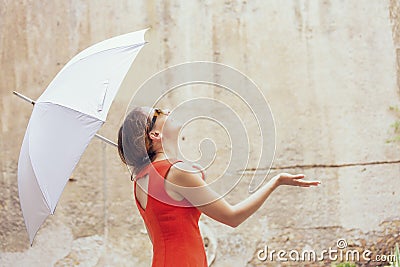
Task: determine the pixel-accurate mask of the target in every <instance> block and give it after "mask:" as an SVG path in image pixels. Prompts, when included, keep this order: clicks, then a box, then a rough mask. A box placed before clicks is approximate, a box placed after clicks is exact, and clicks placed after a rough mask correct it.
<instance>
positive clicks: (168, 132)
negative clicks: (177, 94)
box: [142, 107, 182, 141]
mask: <svg viewBox="0 0 400 267" xmlns="http://www.w3.org/2000/svg"><path fill="white" fill-rule="evenodd" d="M142 109H143V110H144V112H145V114H146V115H149V119H150V121H151V120H152V119H153V116H154V114H155V113H156V111H155V109H154V108H150V107H143V108H142ZM156 115H157V118H156V120H155V123H154V125H153V127H152V129H151V130H150V132H156V133H161V137H162V138H163V139H164V141H166V140H165V139H168V140H173V141H177V138H178V135H179V132H180V130H181V128H182V123H180V122H179V121H177V120H175V119H174V118H173V117H172V116H169V115H170V110H169V109H161V113H158V114H156Z"/></svg>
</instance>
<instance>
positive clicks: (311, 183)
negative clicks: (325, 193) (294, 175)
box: [300, 181, 321, 186]
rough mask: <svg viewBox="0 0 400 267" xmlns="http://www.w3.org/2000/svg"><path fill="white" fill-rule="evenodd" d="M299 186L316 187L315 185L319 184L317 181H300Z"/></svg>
mask: <svg viewBox="0 0 400 267" xmlns="http://www.w3.org/2000/svg"><path fill="white" fill-rule="evenodd" d="M300 184H301V185H313V186H317V185H319V184H321V182H319V181H301V182H300Z"/></svg>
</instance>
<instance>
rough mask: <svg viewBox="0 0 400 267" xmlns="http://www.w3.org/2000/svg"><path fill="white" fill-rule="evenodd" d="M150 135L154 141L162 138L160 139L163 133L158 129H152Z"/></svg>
mask: <svg viewBox="0 0 400 267" xmlns="http://www.w3.org/2000/svg"><path fill="white" fill-rule="evenodd" d="M149 136H150V139H151V140H152V141H155V140H160V139H161V133H160V131H157V130H155V131H151V132H150V134H149Z"/></svg>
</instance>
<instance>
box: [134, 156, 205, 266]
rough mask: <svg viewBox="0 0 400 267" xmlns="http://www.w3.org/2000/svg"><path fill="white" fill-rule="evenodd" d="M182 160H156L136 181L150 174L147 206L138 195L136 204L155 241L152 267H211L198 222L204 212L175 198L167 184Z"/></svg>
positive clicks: (187, 202)
mask: <svg viewBox="0 0 400 267" xmlns="http://www.w3.org/2000/svg"><path fill="white" fill-rule="evenodd" d="M179 161H180V160H175V161H172V162H170V161H169V160H168V159H164V160H160V161H155V162H152V163H150V164H149V165H147V166H146V167H145V168H144V169H143V170H142V171H140V172H139V173H138V174H137V176H136V179H135V181H134V194H135V192H137V191H136V183H137V182H136V180H138V179H143V178H144V177H146V175H148V197H147V204H146V206H145V207H144V208H143V207H142V206H141V204H140V202H139V201H138V199H137V197H136V195H135V201H136V205H137V207H138V209H139V212H140V214H141V216H142V218H143V220H144V222H145V224H146V226H147V229H148V232H149V235H150V238H151V240H152V242H153V263H152V266H153V267H154V266H201V267H205V266H207V258H206V254H205V250H204V244H203V239H202V237H201V234H200V231H199V227H198V221H199V217H200V215H201V212H200V211H199V210H198V209H197V208H196V207H194V206H192V205H191V204H190V202H189V201H187V200H186V199H183V200H181V201H177V200H175V199H173V198H172V197H171V196H170V195H168V193H167V192H166V190H165V185H164V181H165V178H166V176H167V174H168V171H169V170H170V168H171V166H172V165H173V164H175V163H176V162H179Z"/></svg>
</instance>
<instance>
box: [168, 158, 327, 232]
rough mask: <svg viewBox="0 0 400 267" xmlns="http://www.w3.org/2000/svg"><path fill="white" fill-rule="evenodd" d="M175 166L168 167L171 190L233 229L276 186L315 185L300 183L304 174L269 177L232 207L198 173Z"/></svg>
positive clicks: (316, 183) (314, 183) (255, 208)
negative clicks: (266, 181)
mask: <svg viewBox="0 0 400 267" xmlns="http://www.w3.org/2000/svg"><path fill="white" fill-rule="evenodd" d="M185 168H187V167H185V166H182V165H181V166H179V163H177V164H176V166H175V165H173V167H171V170H170V172H172V173H170V174H171V179H168V180H169V181H170V182H171V183H172V184H174V186H173V190H174V191H176V192H177V193H179V194H181V195H182V196H183V197H185V198H186V199H187V200H188V201H190V202H191V203H192V204H193V205H194V206H196V207H197V208H198V209H199V210H200V211H201V212H203V213H204V214H206V215H207V216H209V217H211V218H213V219H214V220H216V221H219V222H221V223H223V224H226V225H229V226H231V227H237V226H238V225H240V224H241V223H242V222H244V221H245V220H246V219H247V218H248V217H250V216H251V215H252V214H253V213H254V212H255V211H256V210H258V209H259V208H260V207H261V205H262V204H263V203H264V202H265V200H266V199H267V198H268V197H269V195H270V194H271V193H272V192H273V191H274V190H275V189H276V188H277V187H278V186H280V185H292V186H301V187H310V186H317V185H318V184H319V183H320V182H318V181H304V180H301V179H302V178H304V175H302V174H299V175H291V174H287V173H282V174H279V175H277V176H275V177H273V178H272V179H271V180H270V181H269V182H268V183H266V184H265V185H263V186H262V187H261V188H260V189H258V190H257V191H256V192H255V193H253V194H252V195H251V196H250V197H248V198H246V199H245V200H243V201H241V202H240V203H238V204H236V205H231V204H229V203H228V202H227V201H226V200H225V199H224V198H223V197H221V196H220V195H218V194H217V193H216V192H215V191H213V190H212V189H211V188H210V187H209V186H207V183H206V182H205V181H203V179H201V176H200V175H199V174H196V173H193V172H188V171H185Z"/></svg>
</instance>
